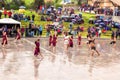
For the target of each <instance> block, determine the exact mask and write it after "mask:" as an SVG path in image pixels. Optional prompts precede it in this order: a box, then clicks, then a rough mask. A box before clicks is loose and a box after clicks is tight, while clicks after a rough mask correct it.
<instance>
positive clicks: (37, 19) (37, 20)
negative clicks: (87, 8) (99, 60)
mask: <svg viewBox="0 0 120 80" xmlns="http://www.w3.org/2000/svg"><path fill="white" fill-rule="evenodd" d="M16 12H18V11H16ZM75 13H76V14H79V12H78V11H76V12H75ZM24 14H25V15H27V16H28V15H29V16H32V14H35V21H34V24H35V25H42V26H43V36H45V35H46V30H45V26H46V25H47V24H52V22H51V21H40V17H41V15H38V14H37V13H36V12H34V11H32V12H31V11H30V10H26V11H25V13H24ZM82 15H83V19H84V21H85V22H84V24H81V25H78V24H75V25H73V28H76V27H78V26H82V27H84V32H81V35H82V36H83V37H86V35H87V28H88V27H89V26H94V25H93V24H89V23H88V21H89V19H90V18H95V14H91V13H84V12H82ZM2 17H3V16H2ZM21 24H22V27H24V28H26V27H28V26H29V22H25V21H21ZM63 25H64V30H65V31H68V27H69V22H64V23H63ZM110 34H111V31H108V32H107V33H106V34H102V38H110Z"/></svg>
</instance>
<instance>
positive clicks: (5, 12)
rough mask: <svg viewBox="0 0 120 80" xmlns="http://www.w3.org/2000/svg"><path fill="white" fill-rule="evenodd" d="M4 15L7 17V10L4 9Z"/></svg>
mask: <svg viewBox="0 0 120 80" xmlns="http://www.w3.org/2000/svg"><path fill="white" fill-rule="evenodd" d="M3 13H4V17H5V18H6V17H7V10H4V12H3Z"/></svg>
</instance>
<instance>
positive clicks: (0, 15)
mask: <svg viewBox="0 0 120 80" xmlns="http://www.w3.org/2000/svg"><path fill="white" fill-rule="evenodd" d="M1 17H2V12H1V11H0V19H1Z"/></svg>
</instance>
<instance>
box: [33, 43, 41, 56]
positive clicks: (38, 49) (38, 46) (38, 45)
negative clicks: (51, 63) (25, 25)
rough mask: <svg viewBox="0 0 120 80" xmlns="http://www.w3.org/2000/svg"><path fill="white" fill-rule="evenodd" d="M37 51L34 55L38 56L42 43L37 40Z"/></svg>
mask: <svg viewBox="0 0 120 80" xmlns="http://www.w3.org/2000/svg"><path fill="white" fill-rule="evenodd" d="M35 45H36V47H35V53H34V55H35V56H37V55H38V54H39V53H40V43H39V42H38V41H35Z"/></svg>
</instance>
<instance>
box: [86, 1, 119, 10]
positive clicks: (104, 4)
mask: <svg viewBox="0 0 120 80" xmlns="http://www.w3.org/2000/svg"><path fill="white" fill-rule="evenodd" d="M119 3H120V0H88V4H90V5H94V6H98V7H101V8H105V7H108V8H112V9H113V8H114V7H116V6H119V5H120V4H119Z"/></svg>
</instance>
